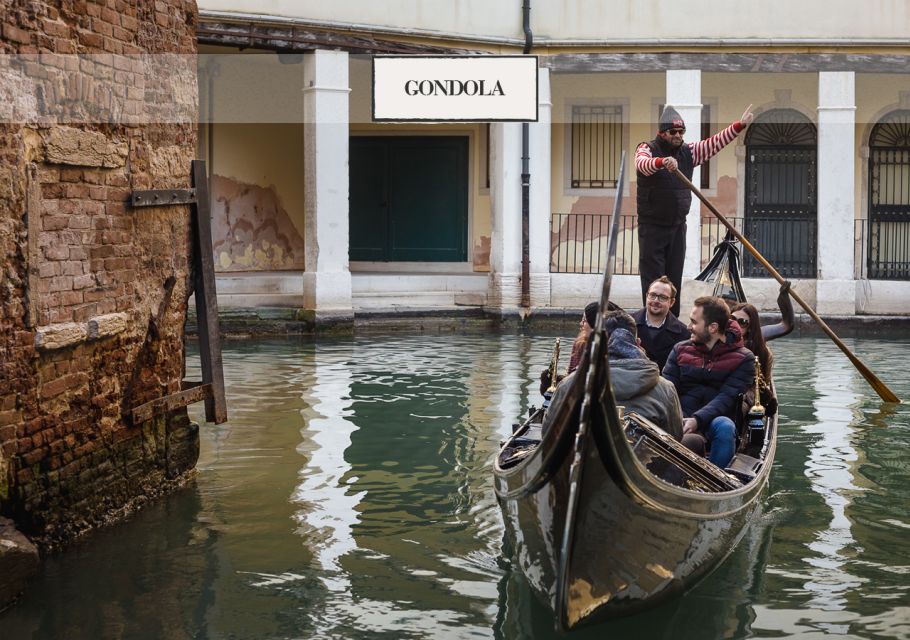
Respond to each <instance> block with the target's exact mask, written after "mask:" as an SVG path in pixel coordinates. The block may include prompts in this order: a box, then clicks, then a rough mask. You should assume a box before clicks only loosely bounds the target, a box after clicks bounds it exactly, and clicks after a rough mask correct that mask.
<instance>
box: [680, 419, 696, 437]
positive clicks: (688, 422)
mask: <svg viewBox="0 0 910 640" xmlns="http://www.w3.org/2000/svg"><path fill="white" fill-rule="evenodd" d="M696 431H698V421H697V420H696V419H695V418H683V434H686V433H695V432H696Z"/></svg>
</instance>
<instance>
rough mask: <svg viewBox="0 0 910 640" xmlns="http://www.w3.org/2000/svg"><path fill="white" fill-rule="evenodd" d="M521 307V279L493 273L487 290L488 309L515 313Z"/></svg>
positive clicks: (515, 276) (516, 276)
mask: <svg viewBox="0 0 910 640" xmlns="http://www.w3.org/2000/svg"><path fill="white" fill-rule="evenodd" d="M520 305H521V277H520V276H518V275H517V274H516V275H511V274H501V273H491V274H490V282H489V287H488V289H487V308H488V309H490V310H501V311H515V310H517V309H518V307H519V306H520Z"/></svg>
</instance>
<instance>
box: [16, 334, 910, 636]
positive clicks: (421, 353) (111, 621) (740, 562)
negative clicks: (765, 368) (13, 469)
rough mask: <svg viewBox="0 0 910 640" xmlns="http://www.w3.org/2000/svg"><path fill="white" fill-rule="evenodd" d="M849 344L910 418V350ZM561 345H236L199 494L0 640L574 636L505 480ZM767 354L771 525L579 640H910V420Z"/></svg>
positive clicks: (130, 535) (123, 529)
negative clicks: (561, 623)
mask: <svg viewBox="0 0 910 640" xmlns="http://www.w3.org/2000/svg"><path fill="white" fill-rule="evenodd" d="M567 337H568V336H567ZM848 344H849V345H850V346H851V347H853V348H855V349H856V350H857V351H858V352H859V353H861V354H862V355H863V357H864V359H865V361H866V363H867V364H868V365H869V366H870V368H872V369H873V370H874V371H875V372H876V373H877V374H878V375H879V376H880V377H881V378H882V379H883V380H885V381H886V382H887V383H888V384H889V386H891V388H892V389H893V390H894V391H895V392H896V393H897V394H898V395H899V396H901V397H903V398H907V399H910V381H908V380H907V376H906V373H905V366H906V362H907V359H908V357H910V340H884V339H856V340H849V341H848ZM551 345H552V337H548V336H516V335H483V336H480V335H478V336H464V335H444V336H419V337H413V338H410V337H400V336H393V337H377V336H370V337H360V338H356V339H341V340H333V341H320V342H318V343H314V342H311V341H304V340H286V341H257V342H237V343H229V344H227V345H226V347H225V353H224V363H225V378H226V383H227V393H228V409H229V414H230V418H231V419H230V421H229V422H228V423H227V424H223V425H219V426H214V425H203V427H202V430H201V434H202V435H201V438H202V454H201V457H200V460H199V465H198V476H197V478H196V480H195V481H194V482H193V484H192V485H191V486H189V487H187V488H186V489H185V490H182V491H180V492H179V493H177V494H175V495H172V496H170V497H169V498H167V499H165V500H162V501H160V502H158V503H156V504H154V505H151V506H150V507H148V508H146V509H145V510H144V511H142V512H140V513H139V514H137V515H136V516H135V517H133V518H132V519H130V520H129V521H128V522H126V523H123V524H121V525H118V526H115V527H112V528H109V529H106V530H104V531H99V532H96V533H95V534H93V535H91V536H89V537H88V538H86V539H84V540H82V541H81V542H79V543H77V544H76V545H75V546H73V547H71V548H69V549H68V550H67V551H66V552H65V553H63V554H60V555H57V556H54V557H51V558H49V559H48V561H47V562H46V563H45V564H44V566H43V568H42V570H41V573H40V575H39V576H38V577H37V578H36V580H34V581H33V583H32V584H31V586H30V589H29V590H28V592H27V594H26V595H25V596H24V598H23V600H22V601H21V602H20V603H19V604H18V605H17V606H16V607H15V608H14V609H12V610H10V611H8V612H6V613H4V614H0V638H2V639H3V640H8V639H9V640H11V639H18V638H54V639H57V638H66V639H74V640H80V639H83V638H84V639H97V638H105V639H106V638H167V639H171V638H175V639H180V638H243V639H246V638H556V637H561V636H558V635H557V634H555V633H554V632H553V631H552V630H551V629H552V622H551V617H550V616H549V614H548V612H547V610H546V609H545V608H544V607H543V606H541V605H540V604H538V603H537V602H536V601H534V599H533V598H532V596H531V594H530V592H529V590H528V587H527V585H526V584H525V582H524V581H523V579H522V578H521V576H520V574H517V573H515V572H514V571H513V570H512V567H511V566H510V562H509V559H508V558H504V557H502V554H501V548H502V536H503V527H502V521H501V517H500V513H499V508H498V506H497V504H496V502H495V499H494V496H493V491H492V480H491V465H492V460H493V458H494V456H495V453H496V450H497V447H498V444H499V441H500V440H501V439H502V438H503V437H504V436H505V435H506V434H507V433H509V431H510V425H511V423H512V422H513V421H515V420H516V419H517V418H518V416H519V415H520V414H521V413H522V412H523V411H524V410H525V409H526V407H527V406H528V404H529V403H536V402H538V401H539V398H538V397H537V392H536V387H537V383H536V382H535V381H534V379H535V378H536V375H537V373H538V372H539V370H540V369H541V368H542V367H543V366H544V365H545V363H546V361H547V359H548V356H549V351H550V348H551ZM772 346H773V347H774V348H775V352H776V356H777V365H776V369H775V371H776V377H777V384H778V389H779V391H780V396H781V422H780V428H781V440H780V446H779V448H778V456H777V459H776V461H775V469H774V473H773V475H772V482H771V487H770V491H769V492H768V494H767V497H766V498H765V500H764V513H763V517H762V519H761V520H760V521H759V522H757V523H756V525H755V526H754V527H753V528H752V529H751V530H750V532H749V533H748V535H747V536H746V538H745V539H744V540H743V542H742V543H741V544H740V546H739V547H738V548H737V550H736V551H735V552H734V553H733V554H732V555H731V556H730V558H729V559H728V560H727V561H726V562H725V563H724V564H723V565H722V566H721V567H720V568H719V569H718V570H717V571H715V572H714V573H713V574H712V575H711V576H709V577H708V578H707V579H706V580H705V581H704V582H702V583H701V584H700V585H699V586H698V587H697V588H696V589H695V590H693V591H692V592H690V593H689V594H687V595H685V596H684V597H681V598H678V599H676V600H674V601H673V602H670V603H668V604H666V605H664V606H662V607H660V608H657V609H653V610H651V611H648V612H646V613H645V614H642V615H639V616H636V617H632V618H627V619H623V620H619V621H616V622H611V623H607V624H604V625H601V626H598V627H595V628H593V629H589V630H584V631H582V632H578V633H575V634H573V636H574V637H577V638H627V637H628V638H636V639H642V640H644V639H650V638H667V639H673V640H678V639H684V638H709V639H713V638H746V637H768V638H820V637H827V636H831V637H835V638H910V462H908V457H910V453H908V451H910V406H908V405H902V406H900V407H892V408H887V407H883V405H882V404H881V403H880V402H879V401H878V399H877V397H876V396H875V394H874V392H872V390H871V389H870V388H869V387H868V386H867V385H866V383H865V382H864V381H863V379H862V378H861V377H860V376H859V375H858V374H857V373H856V372H855V371H854V370H853V368H852V366H851V365H850V363H849V361H847V360H846V358H844V356H843V355H842V354H841V353H840V352H839V351H838V350H837V349H836V348H835V347H833V346H832V345H831V344H830V342H828V341H827V339H826V338H818V339H816V338H807V337H801V338H786V339H783V340H779V341H777V342H775V343H773V345H772ZM198 375H199V374H198V370H197V361H195V360H191V362H190V366H189V372H188V378H190V379H193V378H198ZM199 411H200V408H199V407H194V410H193V415H194V417H195V418H196V419H197V420H198V419H200V418H201V415H200V413H199ZM604 544H609V538H608V535H607V534H605V538H604Z"/></svg>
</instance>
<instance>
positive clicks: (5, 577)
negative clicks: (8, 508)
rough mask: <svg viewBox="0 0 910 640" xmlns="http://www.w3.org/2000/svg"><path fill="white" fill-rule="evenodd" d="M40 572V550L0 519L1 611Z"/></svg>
mask: <svg viewBox="0 0 910 640" xmlns="http://www.w3.org/2000/svg"><path fill="white" fill-rule="evenodd" d="M37 570H38V550H37V549H36V548H35V545H33V544H32V543H31V542H30V541H29V539H28V538H26V537H25V536H24V535H22V534H21V533H20V532H19V531H18V530H17V529H16V527H15V526H14V525H13V522H12V520H8V519H6V518H0V611H2V610H3V609H5V608H6V607H7V606H9V605H10V604H11V603H12V602H13V600H14V599H15V598H16V596H18V595H19V594H20V593H21V592H22V590H23V589H24V588H25V584H26V582H27V581H28V579H29V578H31V577H32V575H34V573H35V572H36V571H37Z"/></svg>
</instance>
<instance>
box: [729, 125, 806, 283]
mask: <svg viewBox="0 0 910 640" xmlns="http://www.w3.org/2000/svg"><path fill="white" fill-rule="evenodd" d="M746 145H747V158H746V175H747V181H746V203H745V204H746V210H745V213H746V216H745V218H746V220H745V235H746V237H748V238H749V239H750V242H752V244H753V245H755V248H756V249H758V251H759V252H760V253H761V254H762V255H763V256H765V258H766V259H767V260H768V261H769V262H770V263H771V264H773V265H775V266H776V267H777V269H778V271H780V272H781V273H782V274H783V275H784V276H786V277H790V278H815V277H816V274H817V269H816V254H817V246H818V238H817V234H818V224H817V208H816V202H817V168H818V167H817V164H816V162H817V159H816V155H817V154H816V132H815V126H814V125H813V124H812V123H811V122H809V121H808V119H807V118H806V117H805V116H803V115H802V114H801V113H799V112H797V111H794V110H792V109H778V110H774V111H770V112H768V113H767V114H764V115H763V116H762V118H761V119H760V120H759V121H756V122H755V123H754V124H753V125H752V126H751V127H750V128H749V133H748V134H747V137H746ZM743 267H744V269H743V271H744V273H745V275H746V276H747V277H759V278H762V277H769V275H768V273H767V271H766V270H765V268H764V267H763V266H762V265H761V263H759V262H758V261H757V260H756V259H755V258H753V257H752V256H751V255H746V256H745V259H744V264H743Z"/></svg>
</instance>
